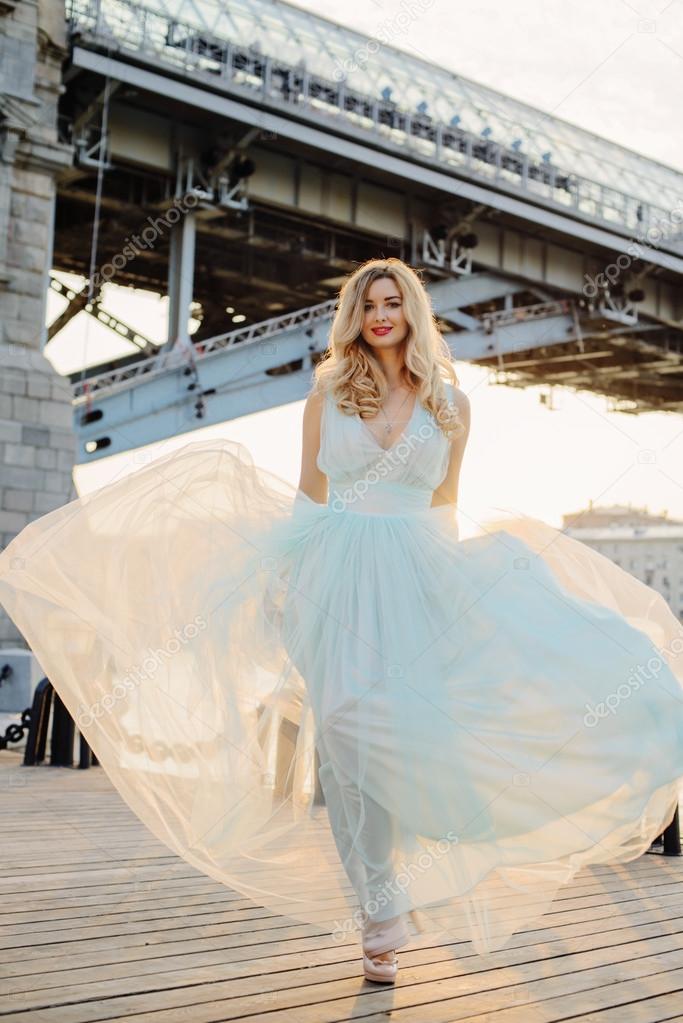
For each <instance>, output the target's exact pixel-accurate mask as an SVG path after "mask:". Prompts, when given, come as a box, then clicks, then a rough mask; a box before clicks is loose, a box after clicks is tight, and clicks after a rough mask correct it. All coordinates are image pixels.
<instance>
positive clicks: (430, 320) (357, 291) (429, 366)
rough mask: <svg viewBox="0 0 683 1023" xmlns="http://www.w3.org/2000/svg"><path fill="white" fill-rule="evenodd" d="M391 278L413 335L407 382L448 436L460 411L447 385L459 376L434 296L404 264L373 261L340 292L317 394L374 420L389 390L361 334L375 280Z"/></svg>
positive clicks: (406, 351)
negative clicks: (434, 306)
mask: <svg viewBox="0 0 683 1023" xmlns="http://www.w3.org/2000/svg"><path fill="white" fill-rule="evenodd" d="M383 277H386V278H389V279H390V280H393V281H394V283H395V284H396V286H397V288H398V289H399V292H400V294H401V297H402V300H403V314H404V316H405V319H406V321H407V323H408V332H407V335H406V338H405V341H404V342H403V346H404V347H403V366H402V368H401V379H402V382H403V383H404V384H405V385H406V386H407V387H409V388H411V389H413V390H415V391H417V400H418V401H419V402H421V403H422V405H423V407H424V408H425V409H427V411H428V412H430V413H431V414H432V415H433V417H434V419H435V420H436V422H437V424H438V425H439V427H440V429H441V430H442V431H443V433H444V434H446V436H450V434H451V432H453V430H456V429H457V427H458V423H459V418H458V413H457V409H454V408H453V405H452V403H451V402H450V401H449V400H448V397H447V394H446V387H445V384H446V380H445V379H444V377H446V378H447V379H449V380H450V381H451V382H452V383H453V385H454V386H455V387H457V386H458V383H459V381H458V377H457V375H456V372H455V369H454V368H453V365H452V362H451V358H452V357H451V353H450V349H449V347H448V345H447V344H446V341H445V340H444V338H443V335H442V334H441V331H440V330H439V328H438V326H437V324H436V319H435V316H434V312H433V310H432V305H431V300H430V297H429V293H428V292H427V290H426V289H425V287H424V284H423V282H422V280H421V279H420V276H419V271H416V270H414V269H413V268H412V267H411V266H408V264H407V263H404V262H403V260H401V259H396V258H394V257H390V258H389V259H369V260H367V261H366V262H365V263H362V264H361V265H360V266H359V267H357V268H356V269H355V270H354V271H353V272H352V273H351V274H349V276H348V277H347V278H346V280H345V281H344V283H343V284H342V287H341V289H340V291H339V299H338V303H337V308H336V310H335V315H334V319H333V321H332V327H331V329H330V338H329V343H328V347H327V349H326V352H325V356H324V358H323V359H322V360H321V361H320V362H319V363H318V365H317V366H316V367H315V370H314V382H313V387H312V391H325V392H327V391H330V392H331V393H332V396H333V398H334V400H335V403H336V405H337V407H338V408H339V410H340V411H341V412H344V413H345V414H348V415H355V414H358V415H360V416H361V418H373V417H374V416H376V415H378V414H379V411H380V407H381V405H382V403H383V402H384V400H385V398H386V397H387V395H388V393H389V385H388V381H387V378H386V375H385V373H384V370H383V369H382V365H381V363H380V362H379V360H378V359H377V357H376V355H375V353H374V352H373V350H372V347H371V346H370V345H368V344H367V342H366V341H365V339H364V338H363V336H362V334H361V327H362V323H363V316H364V309H365V299H366V297H367V294H368V290H369V289H370V286H371V284H372V283H373V281H377V280H380V279H381V278H383Z"/></svg>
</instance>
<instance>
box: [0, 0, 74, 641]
mask: <svg viewBox="0 0 683 1023" xmlns="http://www.w3.org/2000/svg"><path fill="white" fill-rule="evenodd" d="M65 56H66V25H65V21H64V7H63V4H62V3H61V2H59V0H41V2H40V3H38V2H36V0H16V2H15V0H0V467H1V468H0V543H1V544H2V546H3V547H5V546H6V545H7V544H8V543H9V541H10V540H11V539H12V538H13V537H14V536H15V535H16V534H17V533H18V532H19V531H20V530H21V529H22V528H23V527H24V526H25V525H26V524H27V523H28V522H30V521H32V520H33V519H36V518H38V517H39V516H41V515H43V514H44V513H45V512H48V511H51V510H52V509H53V508H57V507H59V506H60V505H62V504H64V503H65V502H66V501H68V500H70V499H71V498H72V497H74V496H75V493H74V489H73V484H72V472H71V470H72V467H73V464H74V461H75V446H76V442H75V436H74V434H73V430H72V410H71V389H70V386H69V383H68V381H66V380H64V379H63V378H62V377H60V376H59V375H58V374H57V373H56V372H55V371H54V369H53V368H52V366H51V364H50V362H49V361H48V359H47V358H46V357H45V355H44V354H43V348H44V345H45V303H46V296H47V289H48V286H49V272H50V269H51V261H52V233H53V222H54V203H55V192H56V179H57V176H58V175H59V173H60V171H61V170H63V169H64V168H66V167H69V166H70V165H71V163H72V151H71V147H70V146H68V145H66V144H64V143H61V142H60V141H59V139H58V133H57V102H58V99H59V94H60V91H61V78H62V62H63V60H64V58H65ZM25 645H26V644H25V643H24V641H23V638H22V637H21V636H20V634H19V633H18V631H17V629H16V628H15V626H14V624H13V623H12V622H11V621H10V619H8V618H7V616H6V615H5V614H4V612H3V611H2V608H0V647H7V646H25Z"/></svg>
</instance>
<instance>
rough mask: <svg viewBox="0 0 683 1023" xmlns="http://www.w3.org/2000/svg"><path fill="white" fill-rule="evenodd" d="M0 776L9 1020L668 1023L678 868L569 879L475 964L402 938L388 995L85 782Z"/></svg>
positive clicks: (682, 893)
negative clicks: (536, 920)
mask: <svg viewBox="0 0 683 1023" xmlns="http://www.w3.org/2000/svg"><path fill="white" fill-rule="evenodd" d="M0 772H2V777H3V782H5V779H6V782H5V783H4V784H2V786H1V787H0V812H1V813H2V816H3V824H4V825H5V827H6V829H7V830H6V833H7V835H8V838H9V839H10V840H9V841H8V842H7V843H3V861H4V867H3V869H2V874H1V876H2V884H1V886H0V894H1V895H2V899H1V901H0V911H1V912H0V924H1V925H2V928H3V929H2V937H1V938H0V947H1V948H2V949H3V951H2V972H3V996H4V997H3V999H2V1002H1V1003H0V1013H1V1014H2V1015H3V1016H4V1017H5V1018H7V1019H10V1020H13V1019H16V1020H17V1023H18V1021H19V1020H22V1021H27V1020H28V1019H36V1020H37V1019H40V1021H41V1023H95V1021H97V1020H109V1021H112V1023H115V1021H118V1020H120V1021H126V1023H159V1020H160V1019H163V1023H188V1020H189V1021H190V1023H214V1021H216V1020H226V1021H228V1020H241V1019H246V1018H249V1017H252V1018H254V1019H256V1020H258V1021H259V1023H260V1021H261V1020H264V1021H267V1023H293V1021H296V1023H332V1021H336V1020H340V1021H341V1020H352V1019H358V1020H361V1019H362V1020H364V1021H367V1023H374V1021H379V1020H382V1021H383V1023H386V1019H387V1014H388V1013H391V1017H392V1019H394V1020H400V1021H405V1023H412V1021H415V1023H440V1021H443V1023H447V1021H449V1023H450V1021H455V1020H459V1021H462V1023H474V1021H475V1020H476V1021H478V1023H484V1021H489V1020H490V1021H492V1023H493V1021H495V1023H555V1021H557V1023H559V1021H560V1020H564V1019H570V1018H571V1019H573V1020H585V1021H588V1020H590V1021H593V1020H596V1021H597V1020H600V1021H604V1023H617V1020H618V1023H662V1021H664V1020H672V1019H679V1020H680V1019H683V861H682V860H681V859H680V858H674V857H660V856H656V855H651V856H643V857H641V858H640V859H638V860H635V861H631V862H630V863H626V864H619V865H616V866H615V867H614V868H610V867H596V868H593V869H591V870H590V871H584V872H583V873H582V875H581V876H580V877H579V878H577V880H576V882H575V883H574V884H572V885H571V886H570V887H569V888H567V889H562V890H561V891H560V893H558V898H557V899H556V900H555V902H554V903H553V905H552V908H551V911H550V912H549V913H548V914H546V915H545V916H544V917H543V920H542V923H543V925H544V926H543V927H540V926H539V927H537V928H536V929H535V930H533V931H529V932H522V933H521V934H516V935H514V936H513V938H512V940H511V942H510V943H509V944H508V946H506V948H505V949H504V950H502V951H501V952H499V953H495V954H494V955H492V956H489V957H487V958H480V957H477V956H474V955H473V954H472V950H471V946H470V945H469V943H468V942H451V943H448V944H437V943H436V942H435V941H434V940H433V939H432V941H431V942H430V940H429V939H428V938H427V939H423V940H420V939H415V940H414V941H413V942H411V944H410V945H408V946H406V947H405V948H403V949H401V950H400V952H399V959H400V963H401V967H400V971H399V980H398V982H397V985H396V986H395V988H392V987H383V986H380V985H374V984H369V983H367V982H365V981H364V980H363V978H362V972H361V959H360V949H359V947H358V946H357V944H355V942H352V943H348V944H344V945H339V944H336V943H334V942H333V941H332V939H331V937H330V936H329V935H324V936H321V935H320V934H319V933H318V932H317V931H316V929H315V928H314V927H312V926H309V925H305V924H296V923H295V922H292V921H286V920H285V919H284V918H282V917H279V916H277V915H275V914H273V913H271V912H269V911H268V910H267V909H265V908H263V907H259V906H257V905H255V904H254V903H252V902H250V901H249V900H248V899H245V898H243V897H242V896H241V895H240V894H239V893H237V892H233V891H230V890H229V889H228V888H226V887H225V886H223V885H221V884H219V883H218V882H215V881H213V880H212V879H210V878H207V877H206V876H205V875H203V874H202V873H201V872H200V871H197V870H195V869H194V868H193V867H191V866H189V865H188V864H186V863H185V862H184V861H183V860H181V859H179V858H178V857H175V856H173V855H172V854H171V853H170V852H169V850H168V849H167V848H166V847H165V846H163V845H162V844H161V843H159V842H158V841H157V840H156V839H155V838H154V837H153V836H150V834H149V832H147V830H146V829H145V828H144V827H143V826H142V825H141V823H140V822H139V821H138V820H137V818H135V816H134V815H133V814H132V813H131V812H130V811H129V810H128V808H127V807H126V806H125V804H123V802H122V800H121V799H120V797H119V796H118V793H116V791H115V790H114V789H113V788H112V787H111V784H110V783H109V781H108V779H107V778H106V775H105V774H104V772H102V771H101V770H100V769H98V768H91V769H89V770H87V771H79V770H77V769H73V770H71V769H68V768H51V767H45V766H43V767H38V768H22V767H21V766H20V765H19V763H18V755H17V754H16V753H13V752H12V751H0ZM20 772H21V774H22V778H21V783H19V781H18V779H17V778H16V777H15V776H16V775H17V774H18V773H20ZM46 834H49V844H46V840H45V839H46ZM160 1012H161V1013H162V1015H161V1016H160V1015H159V1013H160ZM617 1014H618V1016H617Z"/></svg>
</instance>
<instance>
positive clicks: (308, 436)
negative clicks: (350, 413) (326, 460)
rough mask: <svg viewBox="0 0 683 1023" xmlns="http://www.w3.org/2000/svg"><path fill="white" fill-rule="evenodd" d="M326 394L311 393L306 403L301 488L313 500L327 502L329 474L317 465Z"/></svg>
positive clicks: (320, 502)
mask: <svg viewBox="0 0 683 1023" xmlns="http://www.w3.org/2000/svg"><path fill="white" fill-rule="evenodd" d="M323 400H324V395H323V394H320V393H311V394H309V396H308V397H307V398H306V404H305V405H304V419H303V436H302V444H301V474H300V476H299V489H300V490H303V492H304V494H307V495H308V497H310V498H311V500H312V501H317V502H318V504H326V503H327V476H326V475H325V473H324V472H321V471H320V469H319V468H318V466H317V465H316V460H317V458H318V452H319V451H320V420H321V418H322V408H323Z"/></svg>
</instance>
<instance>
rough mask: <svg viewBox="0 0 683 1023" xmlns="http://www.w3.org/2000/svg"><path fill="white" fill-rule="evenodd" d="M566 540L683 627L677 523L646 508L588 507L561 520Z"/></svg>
mask: <svg viewBox="0 0 683 1023" xmlns="http://www.w3.org/2000/svg"><path fill="white" fill-rule="evenodd" d="M562 526H563V530H564V532H565V533H566V534H567V536H572V537H574V538H575V539H576V540H581V542H582V543H585V544H586V545H587V546H588V547H592V548H593V550H596V551H598V552H599V553H600V554H604V555H605V557H607V558H609V559H610V560H611V561H613V562H614V563H615V564H617V565H619V566H620V567H621V568H623V569H625V570H626V571H627V572H630V573H631V575H634V576H635V577H636V578H637V579H640V580H642V582H644V583H646V584H647V585H648V586H651V587H652V589H653V590H656V591H657V592H658V593H661V595H662V596H663V597H664V599H665V600H666V602H667V604H668V605H669V607H670V608H671V610H672V611H673V613H674V614H675V615H676V617H677V618H678V620H679V621H683V522H681V521H677V520H675V519H669V518H667V516H666V514H663V515H651V514H649V513H648V511H647V509H646V508H632V507H630V506H624V505H610V506H606V507H593V505H592V503H591V504H590V505H589V507H588V508H587V509H585V510H584V511H582V512H573V513H572V514H570V515H565V516H563V522H562Z"/></svg>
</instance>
